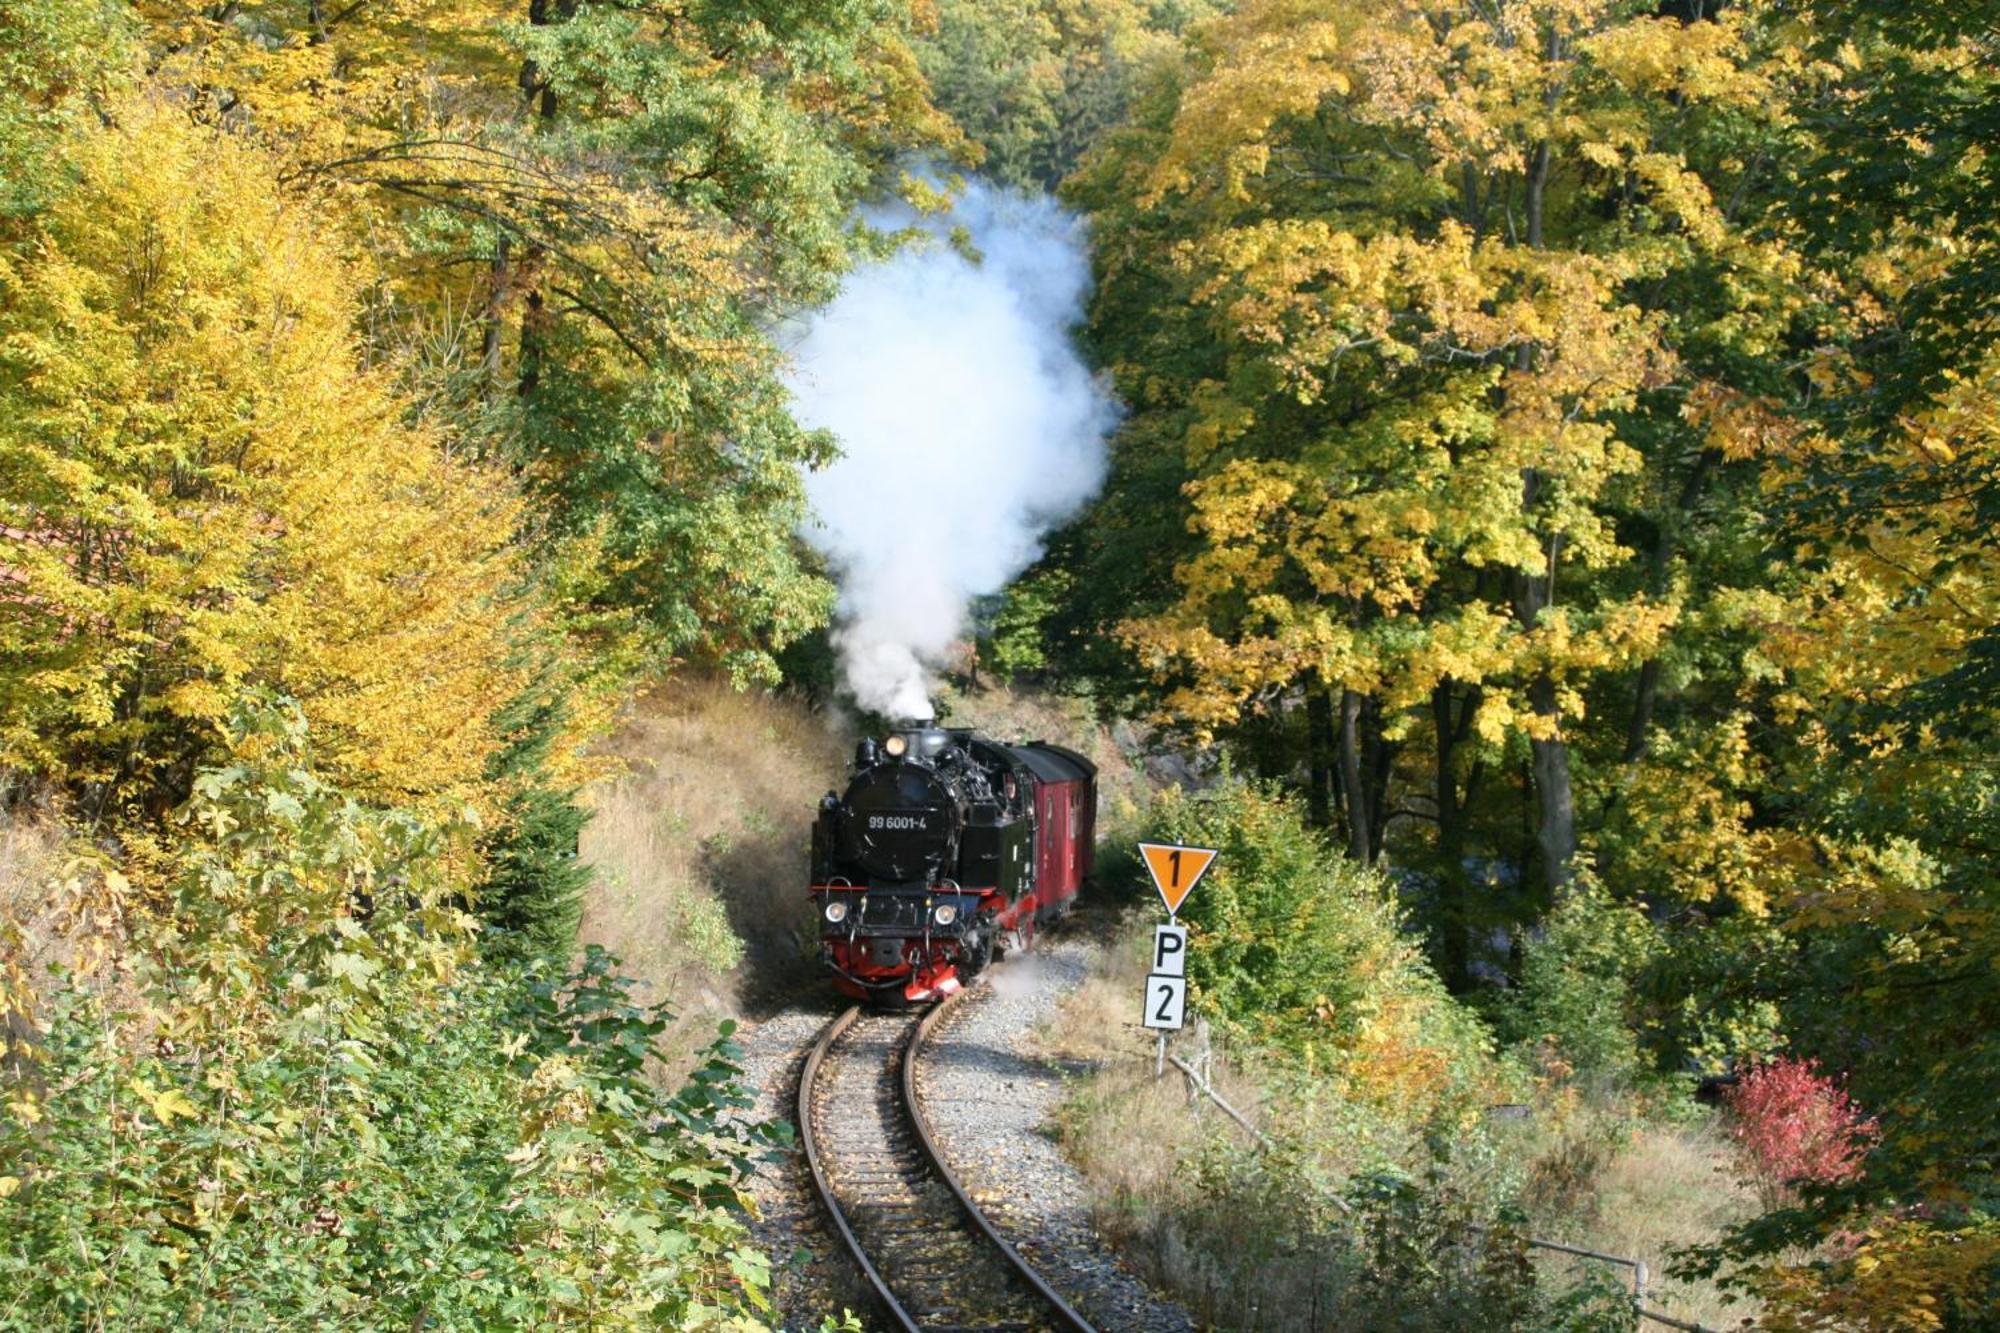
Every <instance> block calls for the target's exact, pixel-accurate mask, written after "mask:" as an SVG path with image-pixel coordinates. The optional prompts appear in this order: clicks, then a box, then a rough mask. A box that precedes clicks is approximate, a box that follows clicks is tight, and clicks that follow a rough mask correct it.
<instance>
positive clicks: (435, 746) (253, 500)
mask: <svg viewBox="0 0 2000 1333" xmlns="http://www.w3.org/2000/svg"><path fill="white" fill-rule="evenodd" d="M136 163H143V164H145V169H144V170H134V169H133V168H134V164H136ZM69 166H70V169H71V170H72V171H73V173H74V175H75V182H76V183H75V185H74V187H73V188H72V189H71V190H70V191H69V192H68V194H67V195H65V196H64V197H63V198H62V199H61V200H60V201H59V202H58V203H57V204H56V205H55V206H54V207H52V208H51V209H50V210H49V212H48V213H47V214H46V215H45V216H43V217H42V218H41V219H40V221H39V224H38V227H37V229H36V232H35V234H34V235H33V236H32V238H31V239H30V240H29V241H27V242H26V243H25V244H23V245H21V246H18V247H16V248H15V249H13V250H12V251H10V252H8V253H6V254H4V255H0V410H4V419H0V577H4V584H0V601H4V603H5V604H6V608H7V614H6V615H5V616H4V618H0V660H4V661H5V662H6V663H7V666H6V668H5V671H4V674H0V759H4V761H5V762H7V763H11V764H15V765H21V766H27V767H32V768H36V769H41V770H44V771H48V772H52V773H56V774H59V775H61V776H63V777H66V778H68V779H69V780H71V781H73V782H77V783H83V784H90V785H92V786H93V787H95V788H97V790H98V791H99V792H100V793H102V794H103V795H104V796H105V797H111V798H115V799H117V800H126V799H149V798H151V797H152V796H153V795H155V794H156V793H157V792H159V791H160V789H161V785H162V784H167V785H171V784H173V783H174V782H177V781H183V782H184V781H185V780H186V776H187V765H189V764H190V762H191V761H192V760H193V758H194V757H195V756H196V755H198V754H199V753H201V752H202V751H203V750H204V749H206V748H207V747H209V746H210V745H212V744H213V743H214V741H215V740H216V738H217V735H218V732H217V728H218V724H219V723H220V721H221V720H222V718H223V717H224V715H225V713H226V711H227V709H228V708H229V706H230V703H231V701H232V700H233V699H234V698H236V697H237V696H238V694H239V693H240V691H241V690H242V689H243V688H244V687H246V686H259V685H260V686H270V687H273V688H275V689H277V690H279V691H282V692H284V693H288V694H291V695H293V696H295V697H296V698H298V699H299V700H300V701H301V702H302V703H303V704H304V705H305V707H306V708H307V710H308V711H309V713H310V714H311V716H312V718H313V720H314V724H315V726H316V728H317V729H318V731H319V734H320V735H321V736H322V737H324V738H326V741H327V747H326V748H327V754H328V756H329V758H330V760H331V767H332V769H333V771H335V772H336V773H337V774H338V775H339V777H340V780H341V781H342V782H344V783H347V784H350V785H352V787H353V788H354V789H355V790H356V791H357V792H359V793H362V794H370V795H375V796H379V797H382V798H385V799H392V800H394V801H397V802H400V803H413V802H414V803H418V804H430V805H432V806H434V807H436V808H441V809H451V810H456V809H457V808H458V807H461V806H466V805H471V806H475V807H486V808H487V810H488V811H489V812H490V810H491V808H492V801H491V800H490V796H489V794H488V793H485V792H484V790H483V769H484V766H485V764H486V762H487V759H488V756H489V755H490V754H491V752H492V750H493V749H494V747H495V744H496V743H497V740H498V737H496V736H495V735H494V733H493V727H492V722H491V715H492V713H493V711H494V710H495V709H497V708H498V707H500V706H501V705H502V704H504V703H505V702H506V701H507V700H508V699H509V698H511V697H512V696H513V695H514V694H515V693H517V692H518V691H519V689H520V688H521V686H522V685H523V683H524V682H525V674H524V673H525V668H524V667H523V666H522V665H519V664H517V659H518V657H519V654H516V653H513V652H510V651H509V644H510V642H511V639H510V636H511V635H513V634H514V633H516V632H518V631H519V630H521V629H523V628H531V627H532V624H533V614H532V611H531V608H530V607H529V606H528V604H527V603H526V602H525V601H523V600H522V594H521V593H520V592H519V591H517V590H516V589H517V587H518V584H519V580H520V577H521V576H520V572H519V571H518V570H517V569H516V568H515V566H514V563H513V561H512V558H511V557H510V556H509V554H508V553H507V549H506V548H507V543H508V541H509V538H510V536H511V533H512V530H513V527H514V525H515V523H516V521H517V506H516V502H515V501H514V499H513V498H512V496H511V495H510V493H509V491H508V489H507V488H506V487H505V486H504V485H502V484H501V483H500V482H499V481H498V480H497V479H495V478H493V477H491V476H488V475H486V474H484V473H482V472H481V471H479V470H478V469H476V468H474V467H472V466H468V465H466V464H464V463H461V462H457V461H454V460H452V459H451V458H449V457H447V455H446V453H445V451H444V450H443V449H441V448H440V446H439V442H438V441H437V440H435V439H434V438H432V437H431V436H430V435H428V434H426V433H425V432H424V431H422V430H419V429H413V428H411V427H410V426H408V425H407V424H405V422H404V420H403V412H404V407H403V404H402V403H400V402H399V401H398V400H397V398H396V397H395V395H394V394H393V393H392V392H391V389H390V385H389V381H388V380H387V378H386V377H385V375H384V374H383V373H381V372H380V371H375V370H370V369H365V368H364V367H363V366H362V365H361V364H360V363H359V356H358V353H357V350H356V347H355V343H354V341H353V338H352V334H351V328H352V324H353V320H354V316H355V299H356V291H357V282H358V275H357V274H356V273H355V272H354V271H353V270H352V269H351V268H350V267H349V266H348V265H346V264H344V263H342V262H339V261H338V260H336V259H334V258H332V257H331V255H330V252H329V248H328V245H327V229H326V227H325V225H324V223H323V221H322V219H321V217H320V216H319V214H318V213H317V211H316V210H315V209H314V207H313V206H312V205H311V204H310V203H309V202H308V201H306V200H304V199H301V198H298V197H291V196H287V195H286V194H284V193H283V192H282V191H281V190H280V188H279V186H278V184H277V181H276V177H275V172H274V168H273V165H272V163H271V162H270V161H268V160H267V159H266V158H265V157H264V156H263V155H262V154H261V153H260V152H258V151H257V150H255V149H252V148H250V147H248V146H246V145H244V144H243V143H241V142H238V141H235V140H233V139H232V138H231V137H230V136H228V135H226V134H221V133H216V132H212V131H208V130H203V129H198V128H194V127H192V126H191V125H190V124H189V122H188V120H187V118H186V116H185V114H184V113H183V112H182V111H181V110H180V109H178V108H176V107H173V106H168V105H163V104H160V103H156V102H150V101H145V100H136V101H133V102H130V103H128V104H125V105H121V106H120V107H119V108H117V114H116V116H115V118H114V123H113V124H112V125H111V126H110V127H108V128H104V129H102V130H100V131H98V132H95V133H93V134H91V135H89V136H87V137H84V138H82V139H80V140H79V141H78V142H77V143H76V144H75V146H74V149H73V154H72V159H71V161H70V163H69ZM510 621H511V622H512V624H511V625H510Z"/></svg>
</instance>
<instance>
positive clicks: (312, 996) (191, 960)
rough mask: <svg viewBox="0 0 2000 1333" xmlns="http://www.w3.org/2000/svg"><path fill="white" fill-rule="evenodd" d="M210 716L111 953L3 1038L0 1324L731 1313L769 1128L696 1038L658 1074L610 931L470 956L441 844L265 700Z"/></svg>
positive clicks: (647, 1018) (758, 1308)
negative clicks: (520, 954) (168, 854)
mask: <svg viewBox="0 0 2000 1333" xmlns="http://www.w3.org/2000/svg"><path fill="white" fill-rule="evenodd" d="M234 741H235V748H236V762H235V763H233V764H231V765H229V766H227V767H226V768H222V769H217V770H211V771H208V772H204V773H203V774H201V775H200V777H199V778H198V779H197V781H196V784H195V786H196V791H197V795H196V797H195V799H194V801H193V803H192V804H191V806H190V808H189V809H188V811H187V812H186V823H187V826H188V828H189V830H190V835H191V842H190V844H189V845H188V846H186V847H185V848H183V849H181V850H180V851H179V852H177V853H176V854H175V864H176V865H178V867H179V869H178V871H177V873H175V874H174V875H173V876H172V877H171V879H170V882H169V883H168V884H167V886H166V891H165V893H164V894H163V895H162V896H161V897H160V899H159V901H158V902H157V903H151V904H138V903H135V908H139V909H140V910H137V911H136V913H135V916H134V918H133V922H132V935H131V941H130V943H131V954H132V960H133V967H132V969H131V980H130V982H129V983H127V984H122V985H121V986H120V987H119V989H118V990H117V991H115V992H106V991H104V990H102V989H101V988H99V987H96V986H93V985H90V984H86V983H85V982H84V981H83V980H81V979H77V978H64V979H62V980H61V982H60V984H58V985H56V986H55V987H54V988H53V991H52V993H51V994H49V995H46V996H44V997H43V1004H42V1008H41V1010H40V1015H41V1017H40V1020H39V1022H38V1024H37V1028H36V1031H35V1032H34V1033H33V1034H31V1035H30V1036H28V1037H27V1038H26V1039H24V1040H17V1041H16V1042H15V1044H14V1046H13V1048H12V1049H11V1050H10V1051H8V1052H5V1054H7V1055H8V1056H10V1057H11V1059H10V1060H9V1061H6V1062H0V1069H8V1070H10V1071H11V1075H10V1076H9V1079H8V1081H7V1082H6V1083H4V1084H0V1092H4V1097H5V1100H4V1105H5V1109H6V1115H5V1118H4V1120H0V1292H4V1293H5V1294H6V1298H5V1300H4V1301H0V1329H38V1330H39V1329H44V1328H49V1327H100V1328H118V1329H133V1330H145V1329H174V1330H177V1333H178V1331H182V1330H201V1329H220V1328H237V1327H277V1326H282V1327H294V1328H306V1327H324V1328H341V1329H376V1328H379V1329H385V1330H387V1329H395V1330H408V1329H411V1328H419V1327H421V1328H426V1329H439V1330H443V1329H464V1330H475V1329H491V1328H501V1327H507V1328H544V1327H554V1326H577V1327H590V1328H607V1329H609V1328H621V1327H639V1326H646V1327H661V1326H665V1327H674V1328H710V1327H715V1328H719V1327H730V1328H739V1327H749V1326H757V1323H758V1321H759V1317H760V1315H761V1313H762V1311H763V1309H764V1304H765V1295H764V1293H765V1291H766V1289H767V1286H768V1278H769V1274H768V1265H767V1263H766V1261H765V1259H764V1258H763V1256H762V1255H761V1254H759V1253H758V1252H757V1251H756V1250H755V1249H754V1248H753V1247H752V1246H751V1244H750V1240H749V1234H748V1231H747V1229H746V1226H745V1221H744V1218H745V1202H744V1196H743V1194H742V1190H743V1187H744V1184H745V1181H746V1178H747V1174H748V1171H749V1170H750V1166H751V1163H752V1162H753V1161H754V1160H755V1159H756V1158H757V1157H758V1156H759V1155H761V1154H763V1153H765V1152H767V1151H768V1150H769V1148H770V1147H771V1145H772V1143H773V1135H774V1134H775V1133H776V1132H777V1131H775V1130H769V1129H767V1128H766V1127H763V1126H758V1125H753V1124H746V1123H745V1122H743V1121H742V1119H741V1118H740V1112H741V1111H742V1110H743V1109H744V1108H745V1107H746V1106H747V1105H748V1099H747V1097H746V1096H745V1095H744V1094H743V1092H742V1091H741V1089H740V1088H739V1087H738V1085H737V1070H736V1068H735V1066H734V1064H733V1063H732V1061H733V1059H734V1055H735V1053H734V1051H733V1048H732V1047H731V1046H730V1045H729V1043H728V1040H727V1033H726V1032H725V1034H724V1037H723V1038H722V1039H721V1040H720V1041H718V1042H717V1043H716V1044H715V1045H714V1046H712V1047H711V1048H710V1049H709V1050H708V1052H707V1053H706V1055H705V1057H704V1058H703V1059H702V1060H701V1061H700V1062H699V1063H698V1065H697V1067H696V1068H695V1070H694V1072H693V1074H692V1076H691V1077H690V1079H689V1080H688V1081H687V1083H686V1084H685V1085H684V1086H683V1087H682V1088H681V1090H680V1091H678V1092H676V1093H672V1094H668V1093H665V1092H662V1091H661V1090H659V1089H657V1088H655V1087H654V1086H653V1084H652V1083H651V1081H650V1080H649V1078H648V1075H647V1070H646V1065H647V1063H648V1060H649V1057H651V1056H652V1054H653V1052H654V1043H655V1039H656V1038H657V1036H658V1035H659V1033H660V1032H661V1031H662V1030H663V1029H664V1028H665V1025H666V1015H665V1014H663V1013H661V1012H659V1011H657V1010H644V1009H641V1008H639V1007H638V1006H636V1005H634V1004H633V1003H632V1002H631V1000H630V998H629V994H628V989H627V983H625V982H623V981H622V980H620V979H618V978H617V977H616V976H615V975H614V972H613V966H614V962H613V960H612V959H611V958H609V957H608V956H607V955H605V954H604V953H603V952H602V951H599V950H593V951H591V952H590V953H589V954H588V955H587V957H586V959H585V960H584V963H583V965H582V967H581V969H580V970H579V971H577V972H575V973H573V974H569V975H564V974H563V973H562V972H561V971H560V970H559V969H557V968H555V967H554V966H553V965H551V964H549V963H546V962H538V963H532V964H527V965H521V966H516V967H500V966H496V965H492V964H489V963H486V962H483V961H482V960H481V959H480V957H479V956H478V954H477V952H476V951H475V950H474V949H473V948H472V947H471V932H470V931H468V930H467V929H466V928H465V924H464V922H463V919H462V918H461V917H459V916H458V914H457V913H455V912H453V911H451V910H450V909H449V908H448V907H447V906H445V904H448V903H450V902H451V901H453V900H454V899H455V898H456V897H457V894H456V893H455V892H454V887H453V883H452V879H451V876H450V875H449V874H448V873H447V869H446V867H447V866H448V865H449V860H448V859H447V858H446V855H445V853H446V852H447V850H448V848H449V847H450V846H451V845H452V844H451V843H450V842H449V841H448V840H444V839H441V838H440V837H438V836H437V834H436V832H435V831H434V830H430V829H427V828H425V827H424V826H422V825H421V824H419V823H418V822H417V821H415V820H412V819H410V818H409V817H407V816H403V815H398V814H396V813H394V812H381V811H372V810H369V809H367V808H365V807H362V806H360V805H358V804H356V803H355V802H352V801H350V800H347V799H346V798H345V797H343V796H341V795H340V794H339V793H338V792H336V791H334V790H332V789H331V788H329V787H327V786H326V785H325V784H323V783H322V782H320V781H319V779H318V778H317V777H316V776H315V775H314V773H313V770H312V767H311V763H310V756H309V755H308V754H307V751H306V746H305V728H304V724H303V721H302V720H301V719H300V718H299V717H298V715H297V713H296V711H295V710H291V709H288V708H286V707H283V706H279V707H276V708H270V709H264V710H257V711H254V712H252V713H250V714H247V715H245V717H243V718H242V719H240V720H239V725H238V727H237V729H236V733H235V737H234ZM109 995H116V996H117V997H118V999H117V1001H116V1002H115V1003H114V1001H113V1000H112V999H110V998H108V996H109Z"/></svg>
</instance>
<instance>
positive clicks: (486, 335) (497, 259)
mask: <svg viewBox="0 0 2000 1333" xmlns="http://www.w3.org/2000/svg"><path fill="white" fill-rule="evenodd" d="M507 251H508V244H507V238H506V237H505V236H502V237H500V238H499V239H498V240H496V241H495V242H494V243H493V262H492V266H491V267H490V268H489V269H488V271H487V279H486V316H485V327H484V328H483V329H482V330H481V332H480V337H479V359H480V362H481V364H482V365H483V367H484V368H485V373H486V395H487V397H488V398H489V399H490V398H495V397H498V396H499V393H500V368H501V366H500V357H501V351H502V348H503V346H504V344H505V342H506V328H505V320H506V315H507V284H508V278H509V271H508V266H507Z"/></svg>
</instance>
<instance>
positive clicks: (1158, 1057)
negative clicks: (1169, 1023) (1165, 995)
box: [1147, 912, 1187, 1083]
mask: <svg viewBox="0 0 2000 1333" xmlns="http://www.w3.org/2000/svg"><path fill="white" fill-rule="evenodd" d="M1167 924H1168V925H1169V926H1177V925H1179V924H1180V916H1179V914H1178V913H1175V912H1168V913H1167ZM1181 975H1182V976H1186V975H1187V964H1186V963H1185V962H1183V963H1182V964H1181ZM1181 984H1182V985H1183V986H1185V985H1187V982H1185V981H1183V982H1181ZM1147 1002H1148V1003H1151V1001H1150V1000H1148V1001H1147ZM1183 1012H1185V1010H1183ZM1166 1072H1167V1030H1166V1029H1165V1028H1161V1029H1160V1044H1159V1046H1158V1047H1156V1048H1155V1049H1154V1051H1153V1082H1155V1083H1158V1082H1159V1081H1160V1080H1161V1079H1162V1078H1164V1077H1165V1076H1166Z"/></svg>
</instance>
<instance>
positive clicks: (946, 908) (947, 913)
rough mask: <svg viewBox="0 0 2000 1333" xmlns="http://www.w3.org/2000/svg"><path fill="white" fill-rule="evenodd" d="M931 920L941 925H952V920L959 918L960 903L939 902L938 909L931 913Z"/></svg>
mask: <svg viewBox="0 0 2000 1333" xmlns="http://www.w3.org/2000/svg"><path fill="white" fill-rule="evenodd" d="M931 920H933V921H935V922H937V923H938V924H939V925H940V926H948V925H950V924H951V923H952V922H954V921H956V920H958V904H957V903H939V904H938V905H937V910H936V911H935V912H932V913H931Z"/></svg>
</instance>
